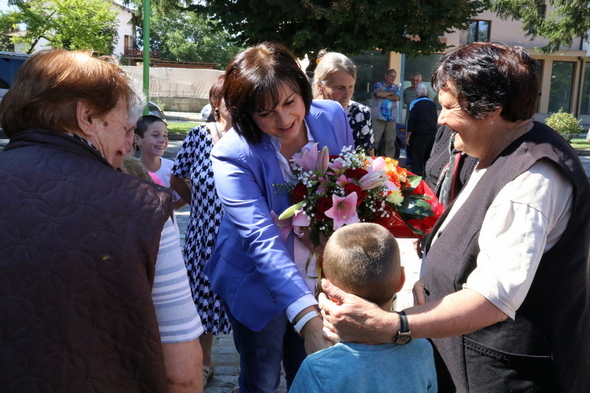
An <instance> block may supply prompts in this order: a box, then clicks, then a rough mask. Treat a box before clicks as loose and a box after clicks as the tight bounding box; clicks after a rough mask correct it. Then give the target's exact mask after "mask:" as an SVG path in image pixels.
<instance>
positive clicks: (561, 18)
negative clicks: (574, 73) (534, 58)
mask: <svg viewBox="0 0 590 393" xmlns="http://www.w3.org/2000/svg"><path fill="white" fill-rule="evenodd" d="M488 1H489V4H488V7H489V9H490V10H491V11H493V12H495V13H496V14H497V15H498V16H500V17H501V18H504V19H508V18H513V19H516V20H519V21H520V22H521V23H522V26H523V29H524V30H525V31H526V32H528V35H529V36H531V37H535V36H542V37H545V38H547V39H548V40H549V43H548V44H547V45H546V46H544V47H543V48H541V51H542V52H544V53H551V52H555V51H557V50H559V49H560V48H562V47H569V46H570V45H571V44H572V39H573V38H574V37H583V38H584V39H588V38H590V36H589V32H590V6H589V3H588V0H488ZM545 4H548V5H550V6H551V7H552V9H549V10H547V9H546V8H545V6H544V5H545Z"/></svg>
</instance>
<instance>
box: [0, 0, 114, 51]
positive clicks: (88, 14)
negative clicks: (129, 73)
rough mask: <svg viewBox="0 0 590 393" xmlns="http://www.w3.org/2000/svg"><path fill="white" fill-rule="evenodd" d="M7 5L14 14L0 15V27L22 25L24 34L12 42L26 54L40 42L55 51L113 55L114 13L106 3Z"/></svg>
mask: <svg viewBox="0 0 590 393" xmlns="http://www.w3.org/2000/svg"><path fill="white" fill-rule="evenodd" d="M9 4H10V5H12V6H15V7H16V10H14V11H8V12H3V13H2V14H0V26H1V27H5V26H15V25H18V24H24V25H25V26H26V31H24V32H23V33H24V34H22V35H15V36H13V37H12V41H13V43H15V44H25V45H26V47H27V49H26V52H27V53H31V52H32V51H33V49H34V48H35V45H36V44H37V43H38V42H39V41H40V40H41V39H42V38H44V39H46V40H47V41H48V45H49V46H51V47H54V48H65V49H87V50H94V51H96V52H100V53H103V54H112V52H113V46H114V42H115V39H116V38H117V13H116V12H115V11H111V10H110V8H111V5H112V3H111V2H109V1H107V0H51V1H47V0H10V1H9ZM4 31H6V30H4Z"/></svg>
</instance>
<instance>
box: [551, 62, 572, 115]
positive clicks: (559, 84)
mask: <svg viewBox="0 0 590 393" xmlns="http://www.w3.org/2000/svg"><path fill="white" fill-rule="evenodd" d="M574 66H575V64H574V62H572V61H554V62H553V68H552V70H551V86H550V90H549V113H555V112H558V111H559V109H561V108H563V111H564V112H569V111H570V103H571V99H572V83H573V79H574Z"/></svg>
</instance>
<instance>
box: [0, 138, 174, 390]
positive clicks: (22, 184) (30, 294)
mask: <svg viewBox="0 0 590 393" xmlns="http://www.w3.org/2000/svg"><path fill="white" fill-rule="evenodd" d="M170 212H171V197H170V195H169V193H168V192H166V191H162V189H161V188H158V187H157V186H155V185H153V184H148V183H145V182H143V181H141V180H139V179H136V178H134V177H131V176H129V175H125V174H123V173H121V172H118V171H116V170H115V169H113V168H112V167H111V166H110V165H109V164H108V163H107V162H106V161H105V160H104V159H103V158H102V156H101V155H100V153H98V152H97V151H95V150H94V149H93V148H91V147H90V146H88V145H86V144H85V143H84V142H82V141H80V140H77V139H75V138H73V137H71V136H68V135H64V134H56V133H52V132H48V131H43V130H31V131H26V132H22V133H19V134H17V135H16V136H15V137H14V138H13V139H12V140H11V142H10V143H9V144H8V145H7V146H6V148H5V150H4V152H2V153H0V391H2V392H14V391H20V392H85V393H87V392H109V393H111V392H121V393H123V392H125V393H129V392H163V391H167V386H166V378H165V371H164V366H163V358H162V349H161V344H160V338H159V337H160V336H159V333H158V328H157V322H156V317H155V312H154V308H153V303H152V299H151V285H152V283H153V279H154V265H155V260H156V255H157V250H158V241H159V236H160V233H161V230H162V227H163V225H164V222H165V220H166V218H167V217H168V216H169V215H170Z"/></svg>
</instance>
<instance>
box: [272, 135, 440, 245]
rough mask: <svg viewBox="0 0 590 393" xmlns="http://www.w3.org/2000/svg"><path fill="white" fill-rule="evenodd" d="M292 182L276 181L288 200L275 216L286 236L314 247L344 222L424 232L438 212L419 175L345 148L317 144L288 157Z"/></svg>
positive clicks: (414, 234)
mask: <svg viewBox="0 0 590 393" xmlns="http://www.w3.org/2000/svg"><path fill="white" fill-rule="evenodd" d="M291 169H292V170H293V174H294V175H295V176H296V178H297V183H294V184H286V185H278V187H279V188H282V189H283V190H284V189H286V191H287V192H288V193H289V197H290V201H291V203H292V205H291V206H290V207H289V208H288V209H286V210H285V211H284V212H283V213H282V214H281V215H280V216H279V217H278V219H277V225H278V226H279V228H280V229H281V232H282V234H283V237H284V238H285V237H286V236H287V235H288V234H289V233H290V231H291V230H293V231H294V232H295V233H296V234H297V235H298V236H299V237H301V236H304V235H305V236H309V237H310V239H311V242H312V243H313V245H314V246H318V245H320V243H321V241H320V240H321V239H327V238H329V237H330V236H331V235H332V233H334V231H335V230H337V229H338V228H340V227H341V226H343V225H347V224H353V223H356V222H373V223H377V224H380V225H382V226H384V227H385V228H387V229H388V230H389V231H390V232H391V233H392V234H393V235H394V236H395V237H397V238H420V237H423V236H425V235H426V234H427V233H429V232H430V231H431V229H432V227H433V226H434V223H435V222H436V220H437V219H438V217H440V215H441V214H442V211H443V207H442V205H441V204H440V203H439V202H438V200H437V198H436V196H435V195H434V193H433V192H432V190H431V189H430V188H429V187H428V186H427V185H426V183H425V182H424V181H423V180H422V178H421V177H420V176H416V175H413V174H412V173H410V172H408V171H407V170H406V169H404V168H401V167H400V166H399V163H398V161H397V160H394V159H391V158H389V157H369V156H366V155H365V154H364V153H363V152H356V151H354V150H353V148H352V147H345V148H343V149H342V151H341V152H340V154H339V155H336V156H330V152H329V151H328V148H327V147H324V148H323V149H322V150H321V151H318V147H317V144H315V145H313V147H312V148H310V149H307V150H303V151H302V152H301V153H297V154H295V155H294V156H293V158H292V159H291Z"/></svg>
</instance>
